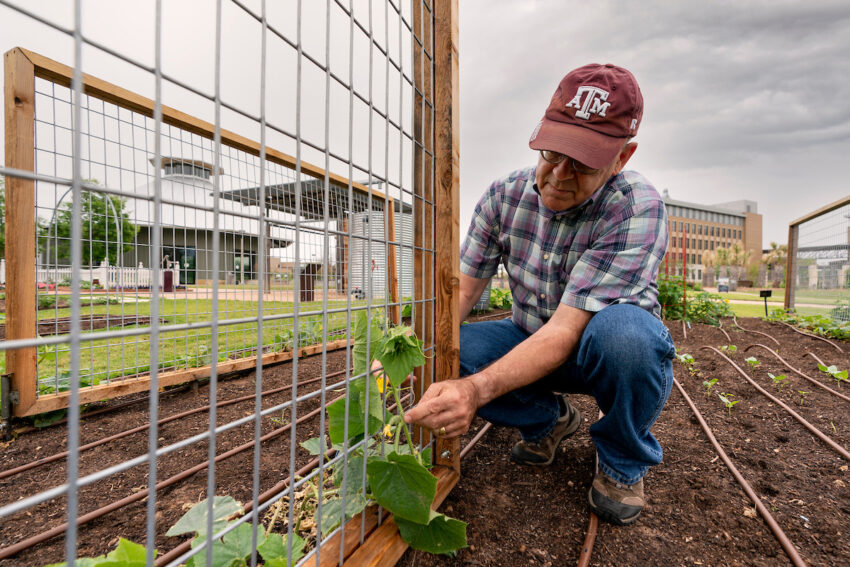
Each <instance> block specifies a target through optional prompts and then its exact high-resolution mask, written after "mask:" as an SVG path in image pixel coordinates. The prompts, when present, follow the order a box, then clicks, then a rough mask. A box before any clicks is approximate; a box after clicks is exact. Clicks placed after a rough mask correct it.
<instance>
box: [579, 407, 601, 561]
mask: <svg viewBox="0 0 850 567" xmlns="http://www.w3.org/2000/svg"><path fill="white" fill-rule="evenodd" d="M604 416H605V414H604V413H602V410H599V417H598V418H597V421H598V420H599V419H602V418H603V417H604ZM597 474H599V453H598V452H595V453H594V459H593V476H594V477H595V476H596V475H597ZM598 528H599V516H597V515H596V513H595V512H594V511H593V510H590V513H589V515H588V519H587V532H586V533H585V534H584V542H583V543H582V545H581V551H580V552H579V554H578V563H577V567H588V566H589V565H590V558H591V557H592V556H593V544H594V543H596V531H597V529H598Z"/></svg>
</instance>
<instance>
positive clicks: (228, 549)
mask: <svg viewBox="0 0 850 567" xmlns="http://www.w3.org/2000/svg"><path fill="white" fill-rule="evenodd" d="M204 541H206V540H205V538H204V536H198V537H196V538H195V539H193V540H192V549H195V548H197V547H200V545H201V544H202V543H204ZM234 563H236V564H237V565H239V564H240V563H242V564H244V563H245V556H244V555H239V550H238V549H236V548H234V547H232V546H230V545H226V544H224V543H222V542H221V541H218V540H216V541H214V542H213V545H212V567H232V565H233V564H234ZM206 564H207V549H206V548H205V549H204V550H203V551H200V552H198V554H197V555H193V556H192V558H191V559H190V560H189V561H187V562H186V567H206Z"/></svg>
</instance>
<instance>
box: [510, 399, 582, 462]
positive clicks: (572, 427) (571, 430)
mask: <svg viewBox="0 0 850 567" xmlns="http://www.w3.org/2000/svg"><path fill="white" fill-rule="evenodd" d="M570 407H573V406H570ZM573 410H575V419H573V420H572V421H571V422H570V424H569V425H568V426H567V429H566V430H565V431H564V434H563V435H562V436H561V438H560V439H558V442H557V443H555V450H554V451H552V456H551V457H550V458H549V460H548V461H540V462H539V463H538V462H533V461H524V460H522V459H518V458H516V457H514V455H513V453H511V461H513V462H515V463H517V464H519V465H529V466H532V467H547V466H549V465H551V464H552V463H553V462H554V461H555V455H557V453H558V447H559V446H560V445H561V442H562V441H563V440H564V439H567V438H568V437H572V436H573V434H575V432H576V431H578V430H579V428H580V427H581V412H580V411H579V410H578V408H575V407H573Z"/></svg>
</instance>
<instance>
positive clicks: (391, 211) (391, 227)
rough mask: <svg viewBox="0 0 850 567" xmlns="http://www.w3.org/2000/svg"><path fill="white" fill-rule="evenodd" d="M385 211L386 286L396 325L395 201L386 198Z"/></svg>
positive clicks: (391, 316)
mask: <svg viewBox="0 0 850 567" xmlns="http://www.w3.org/2000/svg"><path fill="white" fill-rule="evenodd" d="M384 207H385V209H386V215H385V217H384V218H385V222H386V227H384V228H385V233H386V235H385V236H386V240H387V284H388V286H389V291H390V303H391V305H390V309H389V316H390V321H391V322H392V323H393V324H396V325H398V324H399V323H401V311H400V310H399V303H398V301H399V297H398V269H397V266H396V243H395V242H396V240H395V238H396V234H395V200H394V199H392V198H390V197H387V199H386V201H384Z"/></svg>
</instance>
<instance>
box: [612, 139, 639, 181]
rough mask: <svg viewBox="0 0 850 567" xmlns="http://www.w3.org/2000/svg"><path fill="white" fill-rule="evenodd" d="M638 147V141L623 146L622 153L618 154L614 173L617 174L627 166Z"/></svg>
mask: <svg viewBox="0 0 850 567" xmlns="http://www.w3.org/2000/svg"><path fill="white" fill-rule="evenodd" d="M636 149H637V142H629V143H628V144H626V145H625V146H623V149H622V150H620V155H618V156H617V165H616V166H615V167H614V172H613V173H612V175H617V174H618V173H620V172H621V171H623V168H624V167H626V164H627V163H628V162H629V160H630V159H631V157H632V155H634V153H635V150H636Z"/></svg>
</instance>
